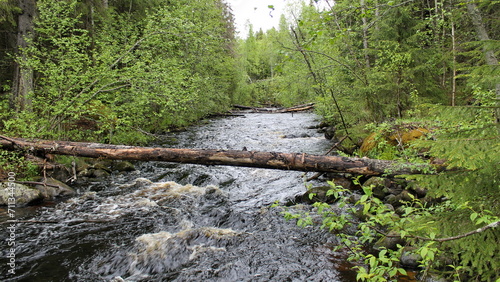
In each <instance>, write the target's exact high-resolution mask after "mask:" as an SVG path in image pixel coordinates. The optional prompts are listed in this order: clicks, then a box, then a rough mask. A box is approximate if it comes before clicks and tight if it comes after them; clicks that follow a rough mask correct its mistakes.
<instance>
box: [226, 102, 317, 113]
mask: <svg viewBox="0 0 500 282" xmlns="http://www.w3.org/2000/svg"><path fill="white" fill-rule="evenodd" d="M233 108H237V109H240V110H243V111H244V112H246V113H292V112H301V111H307V110H310V109H312V108H314V103H308V104H302V105H296V106H293V107H289V108H256V107H249V106H242V105H233Z"/></svg>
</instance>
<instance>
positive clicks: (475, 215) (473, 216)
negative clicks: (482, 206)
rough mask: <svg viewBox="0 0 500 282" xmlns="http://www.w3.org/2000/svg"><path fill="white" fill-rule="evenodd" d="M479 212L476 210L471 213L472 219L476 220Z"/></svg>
mask: <svg viewBox="0 0 500 282" xmlns="http://www.w3.org/2000/svg"><path fill="white" fill-rule="evenodd" d="M477 216H478V214H477V213H476V212H473V213H471V215H470V220H472V221H474V220H475V219H476V218H477Z"/></svg>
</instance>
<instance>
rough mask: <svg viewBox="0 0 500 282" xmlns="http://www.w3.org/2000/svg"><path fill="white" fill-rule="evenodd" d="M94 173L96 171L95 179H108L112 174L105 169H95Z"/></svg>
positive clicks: (94, 173)
mask: <svg viewBox="0 0 500 282" xmlns="http://www.w3.org/2000/svg"><path fill="white" fill-rule="evenodd" d="M93 171H94V172H93V176H94V177H95V178H104V177H108V176H109V175H110V173H109V172H108V171H107V170H104V169H94V170H93Z"/></svg>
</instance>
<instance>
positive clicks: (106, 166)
mask: <svg viewBox="0 0 500 282" xmlns="http://www.w3.org/2000/svg"><path fill="white" fill-rule="evenodd" d="M112 166H113V163H112V162H110V161H102V162H97V163H95V164H94V165H93V166H92V168H93V169H95V170H99V169H100V170H104V171H107V172H111V167H112Z"/></svg>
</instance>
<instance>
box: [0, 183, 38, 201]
mask: <svg viewBox="0 0 500 282" xmlns="http://www.w3.org/2000/svg"><path fill="white" fill-rule="evenodd" d="M42 197H43V196H42V194H41V193H40V191H39V190H38V189H33V188H30V187H28V186H26V185H22V184H18V183H7V182H2V183H1V184H0V205H1V206H7V205H9V204H15V206H16V207H20V206H26V205H29V204H31V203H33V202H37V201H41V200H42ZM12 199H14V201H13V200H12Z"/></svg>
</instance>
